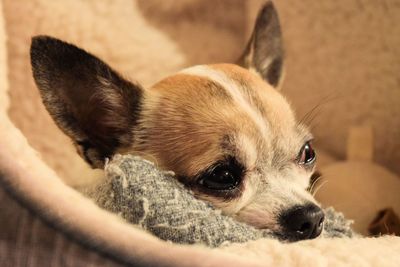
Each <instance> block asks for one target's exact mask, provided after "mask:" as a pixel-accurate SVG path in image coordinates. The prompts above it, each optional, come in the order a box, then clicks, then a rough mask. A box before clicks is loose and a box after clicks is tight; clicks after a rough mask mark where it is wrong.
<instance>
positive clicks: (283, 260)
mask: <svg viewBox="0 0 400 267" xmlns="http://www.w3.org/2000/svg"><path fill="white" fill-rule="evenodd" d="M1 3H2V2H0V14H2V6H1ZM6 54H7V48H6V38H5V32H4V21H3V17H2V16H0V182H1V187H2V189H5V190H6V191H7V194H9V195H11V196H12V199H9V200H8V201H10V203H11V204H10V206H12V207H14V208H15V210H12V211H11V212H10V213H9V216H12V215H13V214H14V213H17V212H18V210H17V209H21V208H27V209H29V211H30V212H31V213H30V214H31V215H29V216H32V217H33V218H36V217H39V218H40V219H41V220H43V221H45V222H46V225H48V226H50V227H51V228H54V229H55V234H56V235H62V236H67V237H68V238H66V239H65V238H64V239H62V240H63V241H62V242H64V243H65V244H66V243H73V244H77V245H76V247H75V248H74V249H75V250H80V251H81V252H80V253H76V254H75V255H77V254H79V255H92V256H90V257H87V258H86V260H87V261H86V262H80V263H76V262H75V263H76V264H68V262H69V263H70V262H71V259H69V261H68V260H65V261H64V264H65V265H67V266H88V265H89V264H92V265H95V266H99V265H104V266H120V265H121V264H126V265H132V266H399V265H400V255H399V251H400V238H398V237H394V236H383V237H379V238H352V239H349V238H332V239H327V238H319V239H315V240H309V241H302V242H296V243H282V242H280V241H278V240H275V239H267V238H261V239H257V240H254V241H248V242H245V243H232V244H229V245H227V246H223V247H219V248H215V249H212V248H209V247H205V246H203V245H182V244H173V243H170V242H165V241H163V240H161V239H159V238H156V237H155V236H153V235H152V234H150V233H149V232H147V231H144V230H142V229H140V228H138V227H135V226H134V225H132V224H129V223H127V222H126V221H124V220H123V219H121V218H120V217H119V216H117V215H115V214H112V213H110V212H108V211H106V210H104V209H101V208H99V207H98V206H97V205H96V204H95V203H94V202H93V201H92V200H90V199H88V198H86V197H85V196H84V195H82V194H81V193H79V192H78V191H76V190H75V189H73V188H72V187H70V186H68V185H66V184H65V182H63V180H62V179H61V178H60V176H59V175H57V174H56V172H55V171H54V170H53V169H51V168H50V167H49V166H48V165H47V164H46V163H45V162H44V161H43V160H42V159H41V156H40V155H39V154H38V153H37V152H36V151H35V149H33V148H32V146H31V145H30V144H29V143H28V141H27V139H26V137H25V136H24V135H23V134H22V133H21V131H20V130H19V129H18V128H17V127H16V126H15V125H14V124H13V121H12V120H10V117H9V113H8V108H9V95H8V91H10V90H15V89H14V88H9V86H8V76H7V65H8V62H7V59H6ZM13 201H18V202H19V203H21V206H19V205H15V204H14V202H13ZM3 204H4V203H3ZM2 216H4V215H2ZM3 221H4V222H5V223H7V218H2V222H3ZM43 227H46V226H43ZM5 228H6V227H5ZM33 228H34V229H36V231H38V229H37V227H36V228H35V227H33ZM6 229H7V228H6ZM49 232H51V231H47V233H49ZM2 234H3V233H2ZM53 234H54V233H53ZM20 237H21V236H19V238H20ZM47 238H48V236H40V237H38V238H37V240H36V244H39V243H42V242H47V241H46V239H47ZM56 239H57V238H56ZM57 240H61V239H57ZM0 242H1V243H0V253H1V252H2V251H4V248H5V247H6V246H7V243H5V242H4V240H0ZM57 242H59V241H57ZM48 249H49V250H50V249H51V248H48ZM28 250H29V248H28ZM29 251H30V252H29ZM29 251H28V252H27V253H28V254H29V253H32V252H33V251H35V250H34V248H31V249H30V250H29ZM63 252H64V251H63ZM63 252H62V253H61V254H63ZM14 253H15V254H16V255H17V256H18V255H19V256H21V253H22V252H21V248H20V247H19V248H18V247H16V248H15V251H14ZM65 254H70V255H71V253H70V252H66V251H65ZM10 255H12V254H11V253H10V254H9V255H8V256H10ZM4 256H7V255H6V254H4V253H3V254H1V255H0V260H1V261H4V259H5V258H4ZM31 256H32V255H31ZM48 256H49V257H50V255H48ZM52 257H53V258H52V262H53V260H54V257H61V256H60V255H58V256H57V255H52ZM71 257H72V256H71ZM16 258H17V257H16ZM30 259H32V258H30ZM49 259H50V258H45V260H49ZM93 259H96V262H95V263H94V262H93ZM18 262H19V264H18V263H17V264H15V262H14V263H10V265H9V266H22V265H28V266H35V264H34V263H35V262H36V263H37V261H32V260H30V261H27V262H28V263H29V264H23V263H21V260H19V261H18ZM44 262H46V261H43V262H42V264H41V265H40V264H37V265H36V266H43V264H44ZM2 266H7V265H6V264H2Z"/></svg>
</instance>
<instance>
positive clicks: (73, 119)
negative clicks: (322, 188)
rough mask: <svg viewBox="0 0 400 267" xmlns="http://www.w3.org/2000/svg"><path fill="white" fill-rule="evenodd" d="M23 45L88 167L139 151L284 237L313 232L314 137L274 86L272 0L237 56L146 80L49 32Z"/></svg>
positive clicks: (317, 218)
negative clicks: (138, 79)
mask: <svg viewBox="0 0 400 267" xmlns="http://www.w3.org/2000/svg"><path fill="white" fill-rule="evenodd" d="M30 53H31V63H32V71H33V77H34V80H35V82H36V85H37V87H38V88H39V91H40V94H41V97H42V100H43V103H44V105H45V107H46V108H47V110H48V112H49V113H50V115H51V116H52V117H53V119H54V121H55V123H56V124H57V125H58V126H59V128H60V129H61V130H62V131H64V132H65V134H67V135H68V136H69V137H70V138H71V139H72V140H73V143H74V145H75V146H76V148H77V150H78V153H79V154H80V155H81V156H82V158H83V159H84V160H86V162H87V163H88V164H90V165H91V166H92V167H93V168H103V167H104V164H105V161H106V159H107V158H111V157H112V156H113V155H114V154H117V153H120V154H124V153H134V154H135V153H137V154H141V155H147V156H148V157H151V158H152V159H155V160H156V162H157V164H158V165H159V166H160V167H161V168H162V169H165V170H171V171H173V172H174V173H175V174H176V177H177V179H179V181H180V182H182V183H183V184H184V185H185V186H187V188H189V189H190V190H192V191H193V192H194V194H195V196H196V197H198V198H199V199H202V200H204V201H207V202H210V203H212V205H213V206H215V207H216V208H218V209H221V210H222V212H223V213H224V214H226V215H229V216H232V217H234V218H235V219H237V220H238V221H242V222H245V223H247V224H250V225H253V226H254V227H257V228H266V229H271V230H272V231H274V232H276V233H278V234H280V235H281V236H282V237H284V239H287V240H291V241H297V240H304V239H312V238H316V237H318V236H319V235H320V234H321V232H322V230H323V222H324V213H323V211H322V209H321V208H320V206H319V204H318V203H317V202H316V200H315V199H314V198H313V196H312V195H311V193H310V192H309V185H310V177H311V175H312V174H313V172H314V169H315V162H316V153H315V151H314V149H313V147H312V139H313V137H312V135H311V133H310V132H309V130H308V129H307V127H306V126H305V125H303V124H302V123H299V122H298V121H297V120H296V118H295V115H294V112H293V110H292V108H291V107H290V105H289V104H288V102H287V100H286V99H285V98H284V97H283V96H282V95H281V94H280V92H279V88H280V87H281V83H282V76H283V62H284V49H283V45H282V35H281V29H280V23H279V18H278V14H277V11H276V9H275V7H274V5H273V4H272V3H271V2H267V3H265V4H264V5H263V7H262V8H261V10H260V12H259V14H258V16H257V19H256V23H255V27H254V31H253V34H252V36H251V38H250V40H249V42H248V45H247V47H246V48H245V49H244V53H243V54H242V56H240V57H239V60H238V61H237V63H236V64H213V65H199V66H194V67H190V68H187V69H184V70H182V71H180V72H178V73H176V74H174V75H172V76H169V77H167V78H165V79H163V80H161V81H159V82H158V83H156V84H155V85H153V86H152V87H151V88H146V89H144V88H142V87H141V86H140V85H139V84H136V83H133V82H130V81H128V80H126V79H124V78H123V77H122V76H121V75H120V74H118V73H117V72H116V71H114V70H113V69H112V68H111V67H109V66H108V65H107V64H106V63H104V62H103V61H101V60H100V59H99V58H97V57H96V56H94V55H92V54H90V53H88V52H86V51H84V50H82V49H80V48H78V47H76V46H75V45H72V44H69V43H66V42H63V41H61V40H58V39H55V38H52V37H48V36H36V37H33V38H32V44H31V51H30Z"/></svg>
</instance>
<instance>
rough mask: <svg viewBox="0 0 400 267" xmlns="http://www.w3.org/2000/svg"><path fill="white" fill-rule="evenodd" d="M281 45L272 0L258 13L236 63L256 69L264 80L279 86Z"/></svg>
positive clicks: (280, 35) (281, 70)
mask: <svg viewBox="0 0 400 267" xmlns="http://www.w3.org/2000/svg"><path fill="white" fill-rule="evenodd" d="M283 57H284V51H283V45H282V34H281V27H280V23H279V18H278V13H277V12H276V9H275V7H274V5H273V4H272V2H269V1H268V2H267V3H265V4H264V5H263V7H262V8H261V10H260V11H259V13H258V16H257V20H256V24H255V26H254V30H253V34H252V36H251V38H250V41H249V42H248V44H247V47H246V49H245V51H244V53H243V54H242V56H241V57H240V58H239V60H238V62H237V63H238V64H239V65H241V66H243V67H245V68H248V69H251V70H254V71H256V72H257V73H258V74H259V75H260V76H261V77H262V78H263V79H264V80H265V81H267V82H268V83H269V84H271V85H272V86H274V87H279V85H280V82H281V79H282V72H283Z"/></svg>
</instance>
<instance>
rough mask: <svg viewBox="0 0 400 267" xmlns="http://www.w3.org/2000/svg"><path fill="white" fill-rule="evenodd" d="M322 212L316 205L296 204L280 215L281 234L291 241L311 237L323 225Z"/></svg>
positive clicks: (316, 234) (317, 233) (323, 216)
mask: <svg viewBox="0 0 400 267" xmlns="http://www.w3.org/2000/svg"><path fill="white" fill-rule="evenodd" d="M324 218H325V215H324V212H323V211H322V210H321V209H320V208H319V207H318V206H316V205H314V204H310V205H307V206H296V207H294V208H291V209H290V210H288V211H286V212H284V213H283V214H282V215H281V216H280V224H281V226H282V227H283V235H284V236H285V237H287V238H288V239H290V240H292V241H297V240H303V239H313V238H316V237H317V236H319V235H320V234H321V232H322V229H323V227H324Z"/></svg>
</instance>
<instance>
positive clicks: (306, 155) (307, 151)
mask: <svg viewBox="0 0 400 267" xmlns="http://www.w3.org/2000/svg"><path fill="white" fill-rule="evenodd" d="M315 158H316V154H315V150H314V149H313V147H312V146H311V143H310V142H306V143H305V144H304V145H303V147H302V148H301V150H300V153H299V156H298V157H297V163H298V164H299V165H306V166H307V165H311V164H313V163H314V162H315Z"/></svg>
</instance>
